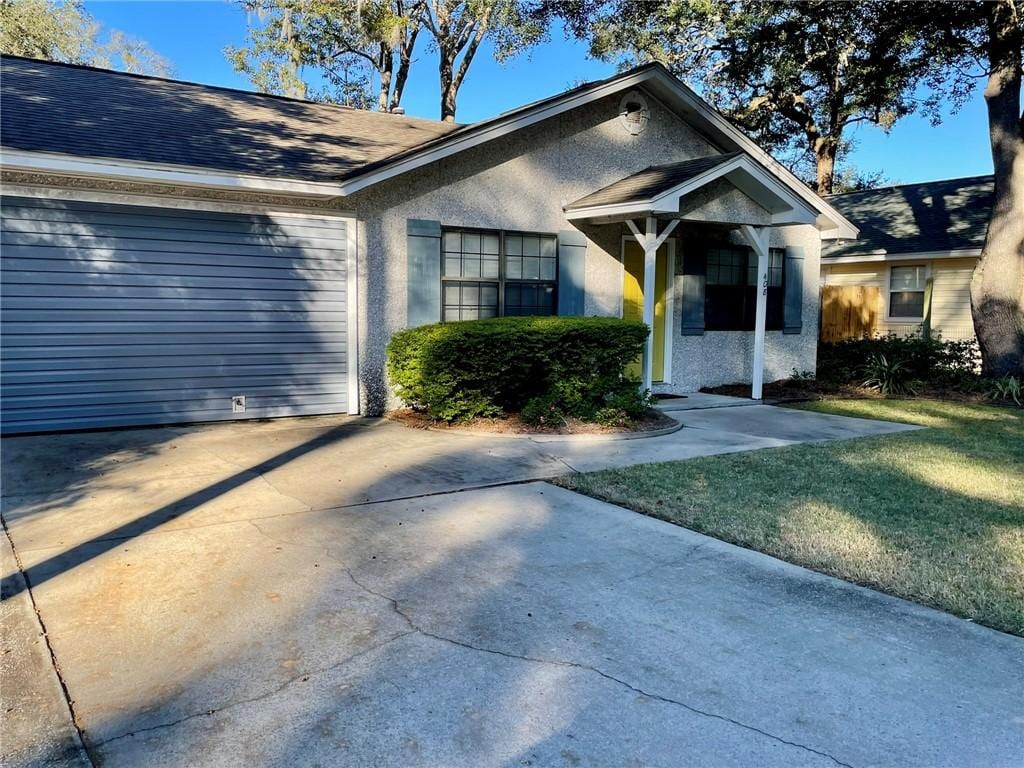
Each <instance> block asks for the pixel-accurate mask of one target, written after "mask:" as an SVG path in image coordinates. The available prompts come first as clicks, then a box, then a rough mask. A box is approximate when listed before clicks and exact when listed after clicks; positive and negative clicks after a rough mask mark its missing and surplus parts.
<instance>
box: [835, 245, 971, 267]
mask: <svg viewBox="0 0 1024 768" xmlns="http://www.w3.org/2000/svg"><path fill="white" fill-rule="evenodd" d="M980 256H981V248H958V249H956V250H952V251H915V252H913V253H888V252H886V251H872V252H871V253H864V254H857V255H853V256H822V257H821V263H822V264H859V263H861V262H870V261H875V262H877V261H933V260H936V259H970V258H980Z"/></svg>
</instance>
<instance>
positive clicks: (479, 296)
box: [443, 281, 498, 321]
mask: <svg viewBox="0 0 1024 768" xmlns="http://www.w3.org/2000/svg"><path fill="white" fill-rule="evenodd" d="M443 295H444V319H445V320H446V321H448V320H482V319H484V318H487V317H497V316H498V284H497V283H484V282H476V281H472V282H452V281H446V282H445V283H444V294H443Z"/></svg>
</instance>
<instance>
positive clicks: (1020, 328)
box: [971, 0, 1024, 376]
mask: <svg viewBox="0 0 1024 768" xmlns="http://www.w3.org/2000/svg"><path fill="white" fill-rule="evenodd" d="M1020 12H1021V8H1020V7H1019V6H1018V5H1017V3H1016V2H1015V1H1014V0H1001V1H1000V2H996V3H992V4H991V5H989V6H988V29H989V39H988V57H989V66H990V74H989V78H988V84H987V85H986V88H985V104H986V106H987V108H988V123H989V140H990V143H991V145H992V161H993V166H994V170H995V196H994V198H993V202H992V214H991V218H990V219H989V225H988V235H987V237H986V238H985V246H984V248H983V249H982V252H981V259H979V261H978V264H977V266H976V267H975V269H974V276H973V278H972V280H971V314H972V316H973V318H974V332H975V334H976V335H977V337H978V345H979V347H980V348H981V356H982V369H983V372H984V373H985V374H986V375H990V376H1005V375H1008V374H1012V375H1018V376H1019V375H1021V374H1022V373H1024V312H1022V305H1024V116H1022V115H1021V54H1022V48H1024V37H1022V35H1021V29H1020V23H1021V20H1020V18H1019V17H1018V14H1019V13H1020Z"/></svg>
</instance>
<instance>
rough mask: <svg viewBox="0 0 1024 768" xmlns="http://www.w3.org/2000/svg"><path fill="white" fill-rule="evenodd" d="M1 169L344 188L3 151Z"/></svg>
mask: <svg viewBox="0 0 1024 768" xmlns="http://www.w3.org/2000/svg"><path fill="white" fill-rule="evenodd" d="M0 167H3V168H5V169H9V170H12V171H28V172H32V173H62V174H67V175H69V176H85V177H90V178H91V177H96V178H104V179H120V180H123V181H149V182H154V183H159V184H180V185H182V186H187V187H203V188H209V189H227V190H237V191H244V192H271V193H281V194H289V195H305V196H308V197H322V198H327V197H339V196H341V195H342V194H343V190H342V186H341V185H340V184H334V183H324V182H314V181H301V180H298V179H280V178H265V177H262V176H250V175H244V174H231V173H224V172H218V171H211V170H210V169H208V168H193V167H190V166H161V165H156V164H153V163H137V162H129V161H126V160H115V159H111V158H100V157H77V156H74V155H60V154H54V153H50V152H26V151H24V150H15V149H3V150H0Z"/></svg>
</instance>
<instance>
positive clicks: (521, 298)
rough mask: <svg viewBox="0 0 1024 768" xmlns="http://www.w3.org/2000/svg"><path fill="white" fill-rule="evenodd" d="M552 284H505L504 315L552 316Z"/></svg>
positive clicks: (553, 290)
mask: <svg viewBox="0 0 1024 768" xmlns="http://www.w3.org/2000/svg"><path fill="white" fill-rule="evenodd" d="M554 310H555V284H554V283H532V282H531V283H511V282H509V283H505V315H506V316H509V317H511V316H517V315H553V314H554V313H555V312H554Z"/></svg>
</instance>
